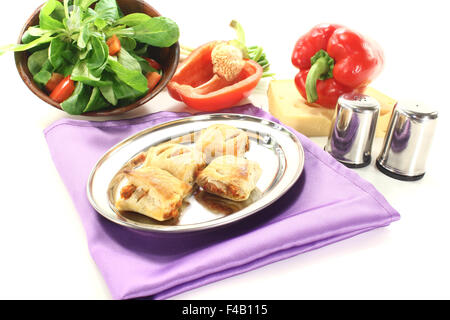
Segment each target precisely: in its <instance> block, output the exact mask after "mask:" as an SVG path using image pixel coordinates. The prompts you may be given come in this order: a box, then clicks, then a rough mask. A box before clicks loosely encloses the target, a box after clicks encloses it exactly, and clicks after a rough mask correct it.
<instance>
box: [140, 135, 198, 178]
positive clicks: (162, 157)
mask: <svg viewBox="0 0 450 320" xmlns="http://www.w3.org/2000/svg"><path fill="white" fill-rule="evenodd" d="M149 166H152V167H158V168H160V169H163V170H166V171H168V172H170V173H171V174H172V175H174V176H175V177H176V178H178V179H180V180H183V181H184V182H186V183H188V184H190V185H193V184H194V182H195V178H196V177H197V175H198V173H199V172H200V171H201V170H202V169H204V168H205V167H206V162H205V156H204V155H203V153H201V152H200V151H198V150H196V149H195V148H193V147H189V146H186V145H182V144H174V143H164V144H161V145H159V146H156V147H152V148H150V149H149V150H148V152H147V157H146V160H145V162H144V167H149Z"/></svg>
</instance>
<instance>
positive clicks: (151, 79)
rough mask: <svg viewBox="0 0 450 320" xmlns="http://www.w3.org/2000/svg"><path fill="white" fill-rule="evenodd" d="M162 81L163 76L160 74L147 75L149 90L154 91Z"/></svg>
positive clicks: (151, 73)
mask: <svg viewBox="0 0 450 320" xmlns="http://www.w3.org/2000/svg"><path fill="white" fill-rule="evenodd" d="M160 79H161V75H160V74H159V73H158V72H149V73H147V81H148V84H147V86H148V89H149V90H152V89H153V88H154V87H156V85H157V84H158V82H159V80H160Z"/></svg>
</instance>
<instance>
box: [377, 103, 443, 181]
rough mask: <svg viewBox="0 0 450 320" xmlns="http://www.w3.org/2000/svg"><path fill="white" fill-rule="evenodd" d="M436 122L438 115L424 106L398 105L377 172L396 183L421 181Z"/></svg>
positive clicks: (393, 113) (395, 108)
mask: <svg viewBox="0 0 450 320" xmlns="http://www.w3.org/2000/svg"><path fill="white" fill-rule="evenodd" d="M437 118H438V112H437V111H436V110H434V109H432V108H430V107H428V106H427V105H425V104H423V103H418V102H414V101H399V102H398V103H397V104H396V106H395V107H394V110H393V112H392V116H391V119H390V121H389V126H388V130H387V132H386V137H385V139H384V144H383V148H382V150H381V153H380V155H379V156H378V158H377V167H378V169H379V170H380V171H381V172H383V173H385V174H386V175H388V176H390V177H393V178H396V179H399V180H406V181H414V180H419V179H421V178H422V177H423V176H424V175H425V164H426V160H427V157H428V153H429V150H430V146H431V141H432V139H433V135H434V131H435V128H436V123H437Z"/></svg>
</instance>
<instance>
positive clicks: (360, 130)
mask: <svg viewBox="0 0 450 320" xmlns="http://www.w3.org/2000/svg"><path fill="white" fill-rule="evenodd" d="M379 112H380V105H379V103H378V101H377V100H376V99H374V98H372V97H370V96H367V95H364V94H360V93H347V94H343V95H342V96H341V97H339V99H338V103H337V106H336V111H335V114H334V118H333V124H332V126H331V130H330V134H329V136H328V142H327V144H326V146H325V151H327V152H328V153H330V154H331V155H332V156H333V157H334V158H336V159H337V160H338V161H340V162H341V163H343V164H344V165H346V166H348V167H351V168H361V167H365V166H367V165H368V164H370V161H371V151H372V144H373V138H374V136H375V129H376V126H377V121H378V114H379Z"/></svg>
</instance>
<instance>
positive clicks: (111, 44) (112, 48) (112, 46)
mask: <svg viewBox="0 0 450 320" xmlns="http://www.w3.org/2000/svg"><path fill="white" fill-rule="evenodd" d="M106 44H107V45H108V48H109V55H110V56H115V55H116V54H118V53H119V51H120V48H121V47H122V45H121V44H120V40H119V38H118V37H117V36H116V35H113V36H112V37H111V38H109V39H108V41H106Z"/></svg>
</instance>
